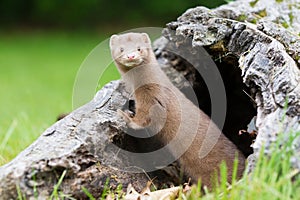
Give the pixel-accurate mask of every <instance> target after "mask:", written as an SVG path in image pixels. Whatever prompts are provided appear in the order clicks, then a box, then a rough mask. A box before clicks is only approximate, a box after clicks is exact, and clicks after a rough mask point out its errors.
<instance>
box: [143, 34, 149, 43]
mask: <svg viewBox="0 0 300 200" xmlns="http://www.w3.org/2000/svg"><path fill="white" fill-rule="evenodd" d="M142 38H143V41H144V42H145V43H149V44H150V43H151V41H150V38H149V36H148V34H147V33H142Z"/></svg>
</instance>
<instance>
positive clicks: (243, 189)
mask: <svg viewBox="0 0 300 200" xmlns="http://www.w3.org/2000/svg"><path fill="white" fill-rule="evenodd" d="M295 135H296V136H298V137H299V135H300V132H299V133H297V134H295ZM295 135H293V134H291V136H292V137H290V138H289V139H288V140H287V142H286V143H285V144H284V145H280V144H279V143H278V144H275V145H274V147H273V153H272V156H271V157H268V156H266V155H265V154H263V153H261V154H260V157H259V159H258V162H257V165H256V168H255V169H254V171H253V172H252V173H251V174H250V175H247V174H245V175H244V177H243V178H242V179H241V180H240V181H238V182H237V181H233V184H232V186H230V187H227V186H228V185H227V186H226V187H224V186H225V185H226V176H225V173H224V172H223V173H222V169H221V177H222V178H221V180H222V181H221V184H220V185H219V186H218V187H216V188H215V189H214V191H213V192H210V193H207V194H205V195H203V194H201V190H200V187H199V186H198V187H194V188H193V190H192V192H191V194H190V195H188V196H187V197H185V198H187V199H199V198H200V197H201V199H203V200H210V199H212V200H215V199H222V200H243V199H245V200H249V199H250V200H251V199H259V200H268V199H274V200H282V199H286V200H288V199H290V200H292V199H295V200H298V199H300V177H299V175H300V172H299V170H295V169H293V168H292V166H291V163H290V158H291V155H292V154H293V153H292V148H291V147H292V142H293V141H294V136H295ZM280 140H281V139H279V141H280ZM281 141H282V140H281ZM294 155H295V154H294ZM223 169H224V168H223ZM222 174H223V175H222Z"/></svg>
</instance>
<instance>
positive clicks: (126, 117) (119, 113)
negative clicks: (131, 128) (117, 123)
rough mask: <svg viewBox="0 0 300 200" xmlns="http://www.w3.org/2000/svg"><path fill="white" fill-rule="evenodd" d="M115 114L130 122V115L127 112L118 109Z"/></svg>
mask: <svg viewBox="0 0 300 200" xmlns="http://www.w3.org/2000/svg"><path fill="white" fill-rule="evenodd" d="M117 114H118V115H119V116H120V117H121V118H122V119H123V120H124V121H125V122H126V123H129V122H131V119H132V117H133V116H132V115H131V114H130V113H129V112H124V111H123V110H120V109H118V110H117Z"/></svg>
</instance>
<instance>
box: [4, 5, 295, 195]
mask: <svg viewBox="0 0 300 200" xmlns="http://www.w3.org/2000/svg"><path fill="white" fill-rule="evenodd" d="M297 6H299V3H295V2H294V1H282V2H279V1H275V0H274V1H269V0H253V1H249V0H240V1H236V2H232V3H229V4H227V5H224V6H220V7H219V8H216V9H213V10H209V9H207V8H204V7H196V8H193V9H189V10H187V11H186V12H185V13H184V14H183V15H182V16H181V17H179V18H178V20H177V21H175V22H171V23H169V24H167V26H166V28H165V29H164V32H163V36H164V37H165V38H160V39H159V40H157V41H156V42H155V45H154V46H155V47H154V51H155V53H156V55H157V58H158V61H159V62H160V63H161V64H162V68H163V69H164V70H165V72H166V74H167V75H168V76H169V78H170V79H171V80H172V81H173V83H174V84H175V85H176V86H177V87H179V88H180V89H182V91H183V92H184V89H185V88H186V87H187V85H188V84H187V81H186V80H188V81H189V83H190V84H192V86H193V88H194V89H195V91H196V94H197V97H198V102H199V106H200V108H201V109H203V110H204V111H205V112H206V113H208V114H211V111H210V109H209V107H210V103H209V101H207V98H208V99H209V94H208V91H207V89H205V87H204V85H205V83H204V82H205V81H204V80H203V77H202V78H201V74H199V73H198V72H197V69H199V68H203V63H205V61H204V60H203V57H202V56H201V57H199V55H200V54H203V47H204V49H205V50H206V51H207V52H208V54H209V56H211V57H212V58H213V59H214V60H215V63H216V64H217V67H218V69H219V71H220V73H221V75H222V78H223V80H224V84H225V89H226V94H227V97H228V101H227V107H228V108H227V116H226V121H225V125H224V127H223V126H222V123H220V124H219V126H220V128H223V131H224V133H225V134H226V135H227V136H228V137H229V138H231V139H232V140H233V141H234V142H235V143H236V144H237V145H238V146H239V147H240V148H241V149H242V150H243V152H244V154H245V155H249V154H251V153H252V152H253V151H252V149H251V148H250V145H251V141H252V140H251V139H250V140H248V139H249V138H247V139H245V138H244V137H242V136H239V131H240V130H242V129H247V125H248V132H251V131H252V132H256V134H257V137H256V140H255V142H254V143H253V145H252V146H253V150H254V153H253V154H251V156H249V157H248V158H249V161H250V162H249V165H250V169H252V168H253V166H254V165H255V160H256V158H257V156H258V153H259V151H260V150H261V148H262V144H264V145H265V147H264V148H265V151H266V153H268V154H271V151H270V146H271V144H272V143H274V141H276V139H277V137H278V136H279V135H286V136H288V135H289V134H291V133H296V132H299V131H300V125H299V121H300V115H299V113H300V84H299V81H300V71H299V66H300V52H299V51H300V39H299V32H300V23H299V21H300V10H299V8H298V7H297ZM287 8H288V9H287ZM170 48H171V49H173V50H174V49H175V50H174V51H173V52H171V51H169V50H168V49H170ZM176 54H177V55H176ZM182 55H183V56H185V55H186V56H188V57H189V58H191V57H192V58H193V60H192V61H189V62H188V61H187V60H185V59H184V58H183V56H182ZM205 70H208V71H209V70H210V68H209V67H208V68H205ZM183 76H184V77H185V79H184V78H182V77H183ZM209 78H212V77H209ZM203 81H204V82H203ZM245 93H247V94H248V96H246V95H245ZM128 99H129V94H128V93H127V92H126V91H125V89H124V86H123V84H122V83H121V82H120V81H114V82H111V83H110V84H108V85H106V86H105V87H104V88H103V89H101V90H100V91H99V92H98V93H97V94H96V96H95V98H94V99H93V100H92V101H91V102H89V103H88V104H86V105H84V106H82V107H81V108H79V109H77V110H75V111H73V112H72V113H70V114H69V115H68V116H67V117H65V118H64V119H62V120H60V121H58V122H57V123H55V124H54V125H53V126H51V127H50V128H48V129H47V130H46V131H45V132H44V133H43V134H42V135H41V136H40V137H39V138H38V139H37V140H36V141H35V142H34V143H33V144H32V145H30V146H29V147H28V148H27V149H25V150H24V151H23V152H21V153H20V154H19V155H18V156H17V157H16V158H15V159H14V160H12V161H11V162H10V163H8V164H6V165H4V166H2V167H1V168H0V197H1V198H2V199H16V198H17V189H18V188H19V189H20V191H21V193H22V194H24V195H25V196H26V197H27V198H28V199H30V198H33V197H35V196H38V197H39V198H41V199H43V198H47V197H49V195H50V194H51V192H52V191H53V187H54V185H55V184H57V182H58V180H59V178H60V177H61V175H62V174H63V172H64V171H66V174H65V176H64V177H63V181H62V183H61V185H60V191H62V192H63V193H64V194H68V195H70V196H72V197H74V198H77V199H85V198H87V196H86V195H85V194H84V192H83V189H82V188H83V187H85V188H86V189H87V190H88V191H89V192H90V193H91V194H93V195H94V196H95V197H99V196H100V195H101V193H102V191H103V189H104V187H105V183H106V181H107V180H108V179H109V182H108V187H111V188H116V187H117V186H118V184H122V185H123V188H126V187H127V185H128V184H129V183H131V184H133V186H134V187H135V188H136V189H141V188H143V186H145V185H146V182H147V181H148V180H149V179H151V178H153V177H156V179H155V184H157V185H158V186H159V185H164V184H167V185H168V184H178V182H179V181H178V180H179V178H178V177H180V176H179V174H180V173H179V170H178V168H177V167H176V165H174V166H173V168H172V170H170V169H165V170H158V171H156V172H154V173H144V172H143V170H142V169H140V170H135V173H132V171H130V170H124V169H128V168H130V167H134V166H133V165H132V163H134V162H142V161H139V160H134V161H132V160H131V158H130V157H127V156H126V154H122V152H121V153H120V152H119V149H120V148H121V149H125V150H127V151H132V152H138V151H139V150H140V149H139V146H143V144H142V145H141V144H140V142H141V141H139V140H136V139H134V138H133V137H130V136H128V135H127V134H125V131H126V129H127V127H126V125H125V123H124V122H123V121H122V120H121V119H120V118H119V117H118V116H117V114H116V110H117V109H120V108H122V106H123V105H124V104H126V102H127V101H128ZM254 119H256V120H254ZM217 124H218V123H217ZM252 139H253V138H252ZM246 140H247V142H245V141H246ZM249 141H250V142H249ZM284 141H285V140H283V141H282V143H283V145H284ZM294 143H295V145H294V149H293V150H294V152H295V154H294V155H295V156H294V157H292V159H291V162H292V164H293V166H294V167H295V168H298V169H300V159H299V157H297V156H296V155H297V154H298V155H299V152H300V138H299V137H297V138H296V139H295V140H294ZM172 172H173V173H172ZM170 174H173V176H170Z"/></svg>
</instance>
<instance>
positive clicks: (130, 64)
mask: <svg viewBox="0 0 300 200" xmlns="http://www.w3.org/2000/svg"><path fill="white" fill-rule="evenodd" d="M140 64H142V61H140V60H126V61H125V62H124V65H125V66H126V67H128V68H131V67H136V66H138V65H140Z"/></svg>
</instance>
